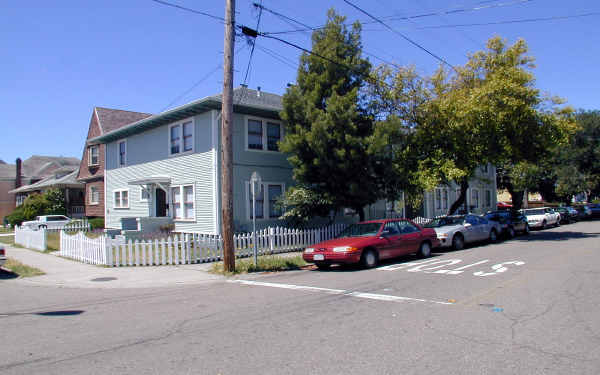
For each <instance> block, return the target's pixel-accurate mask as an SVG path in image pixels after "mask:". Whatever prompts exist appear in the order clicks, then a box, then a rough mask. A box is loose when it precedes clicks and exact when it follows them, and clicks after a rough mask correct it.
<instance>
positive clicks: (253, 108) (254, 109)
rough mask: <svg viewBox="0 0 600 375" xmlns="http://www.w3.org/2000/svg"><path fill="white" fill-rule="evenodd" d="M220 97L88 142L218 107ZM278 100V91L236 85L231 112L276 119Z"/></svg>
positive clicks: (180, 108) (214, 96) (278, 109)
mask: <svg viewBox="0 0 600 375" xmlns="http://www.w3.org/2000/svg"><path fill="white" fill-rule="evenodd" d="M221 98H222V95H221V94H218V95H213V96H207V97H205V98H202V99H199V100H196V101H193V102H191V103H188V104H184V105H182V106H180V107H176V108H173V109H170V110H168V111H165V112H162V113H159V114H157V115H153V116H150V117H146V118H143V119H141V120H139V121H136V122H134V123H131V124H129V125H125V126H123V127H121V128H119V129H115V130H113V131H110V132H106V133H104V134H103V135H101V136H98V137H95V138H92V139H90V140H88V143H90V144H94V143H107V142H111V141H115V140H117V139H121V138H125V137H128V136H130V135H133V134H137V133H141V132H143V131H146V130H150V129H154V128H156V127H159V126H162V125H166V124H169V123H172V122H175V121H178V120H182V119H185V118H188V117H191V116H195V115H197V114H200V113H203V112H206V111H210V110H213V109H216V110H220V109H221ZM281 99H282V97H281V96H280V95H277V94H271V93H267V92H264V91H257V90H252V89H248V88H246V87H237V88H235V89H234V90H233V111H234V112H236V113H244V114H250V115H255V116H264V117H271V118H278V117H279V112H280V111H281V110H282V109H283V105H282V102H281ZM103 126H104V125H103Z"/></svg>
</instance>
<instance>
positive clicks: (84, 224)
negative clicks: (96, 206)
mask: <svg viewBox="0 0 600 375" xmlns="http://www.w3.org/2000/svg"><path fill="white" fill-rule="evenodd" d="M46 230H47V231H48V232H59V231H62V230H68V231H69V232H81V231H83V232H87V231H89V230H91V225H90V224H89V223H88V221H87V220H78V221H73V222H71V223H69V224H67V225H64V226H60V227H52V228H46Z"/></svg>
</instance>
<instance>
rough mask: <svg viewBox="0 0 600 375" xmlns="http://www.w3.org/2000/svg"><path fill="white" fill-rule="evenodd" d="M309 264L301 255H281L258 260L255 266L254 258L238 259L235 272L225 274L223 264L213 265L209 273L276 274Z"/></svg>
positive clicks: (228, 273) (230, 273)
mask: <svg viewBox="0 0 600 375" xmlns="http://www.w3.org/2000/svg"><path fill="white" fill-rule="evenodd" d="M307 264H308V263H306V262H305V261H304V259H302V256H301V255H296V256H280V255H268V256H261V257H259V258H258V264H257V265H256V266H255V265H254V259H253V258H246V259H237V260H236V261H235V271H234V272H224V271H223V262H217V263H213V265H212V267H211V268H210V270H209V272H211V273H216V274H220V275H226V276H229V275H234V274H240V273H251V272H276V271H289V270H299V269H300V268H302V267H304V266H306V265H307Z"/></svg>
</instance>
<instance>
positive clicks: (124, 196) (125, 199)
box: [114, 190, 129, 208]
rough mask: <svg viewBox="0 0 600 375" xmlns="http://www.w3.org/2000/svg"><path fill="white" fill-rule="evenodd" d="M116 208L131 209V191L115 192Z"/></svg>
mask: <svg viewBox="0 0 600 375" xmlns="http://www.w3.org/2000/svg"><path fill="white" fill-rule="evenodd" d="M114 193H115V205H114V208H129V190H115V192H114Z"/></svg>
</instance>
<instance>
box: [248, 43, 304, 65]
mask: <svg viewBox="0 0 600 375" xmlns="http://www.w3.org/2000/svg"><path fill="white" fill-rule="evenodd" d="M256 48H258V49H259V50H261V51H263V52H264V53H266V54H267V55H269V56H271V57H272V58H274V59H275V60H277V61H279V62H281V63H282V64H284V65H287V66H288V67H290V68H292V69H294V70H297V69H298V64H296V63H295V62H292V61H291V60H290V59H288V58H287V57H285V56H283V55H281V54H278V53H277V52H275V51H273V50H272V49H269V48H267V47H264V46H261V45H257V46H256Z"/></svg>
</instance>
